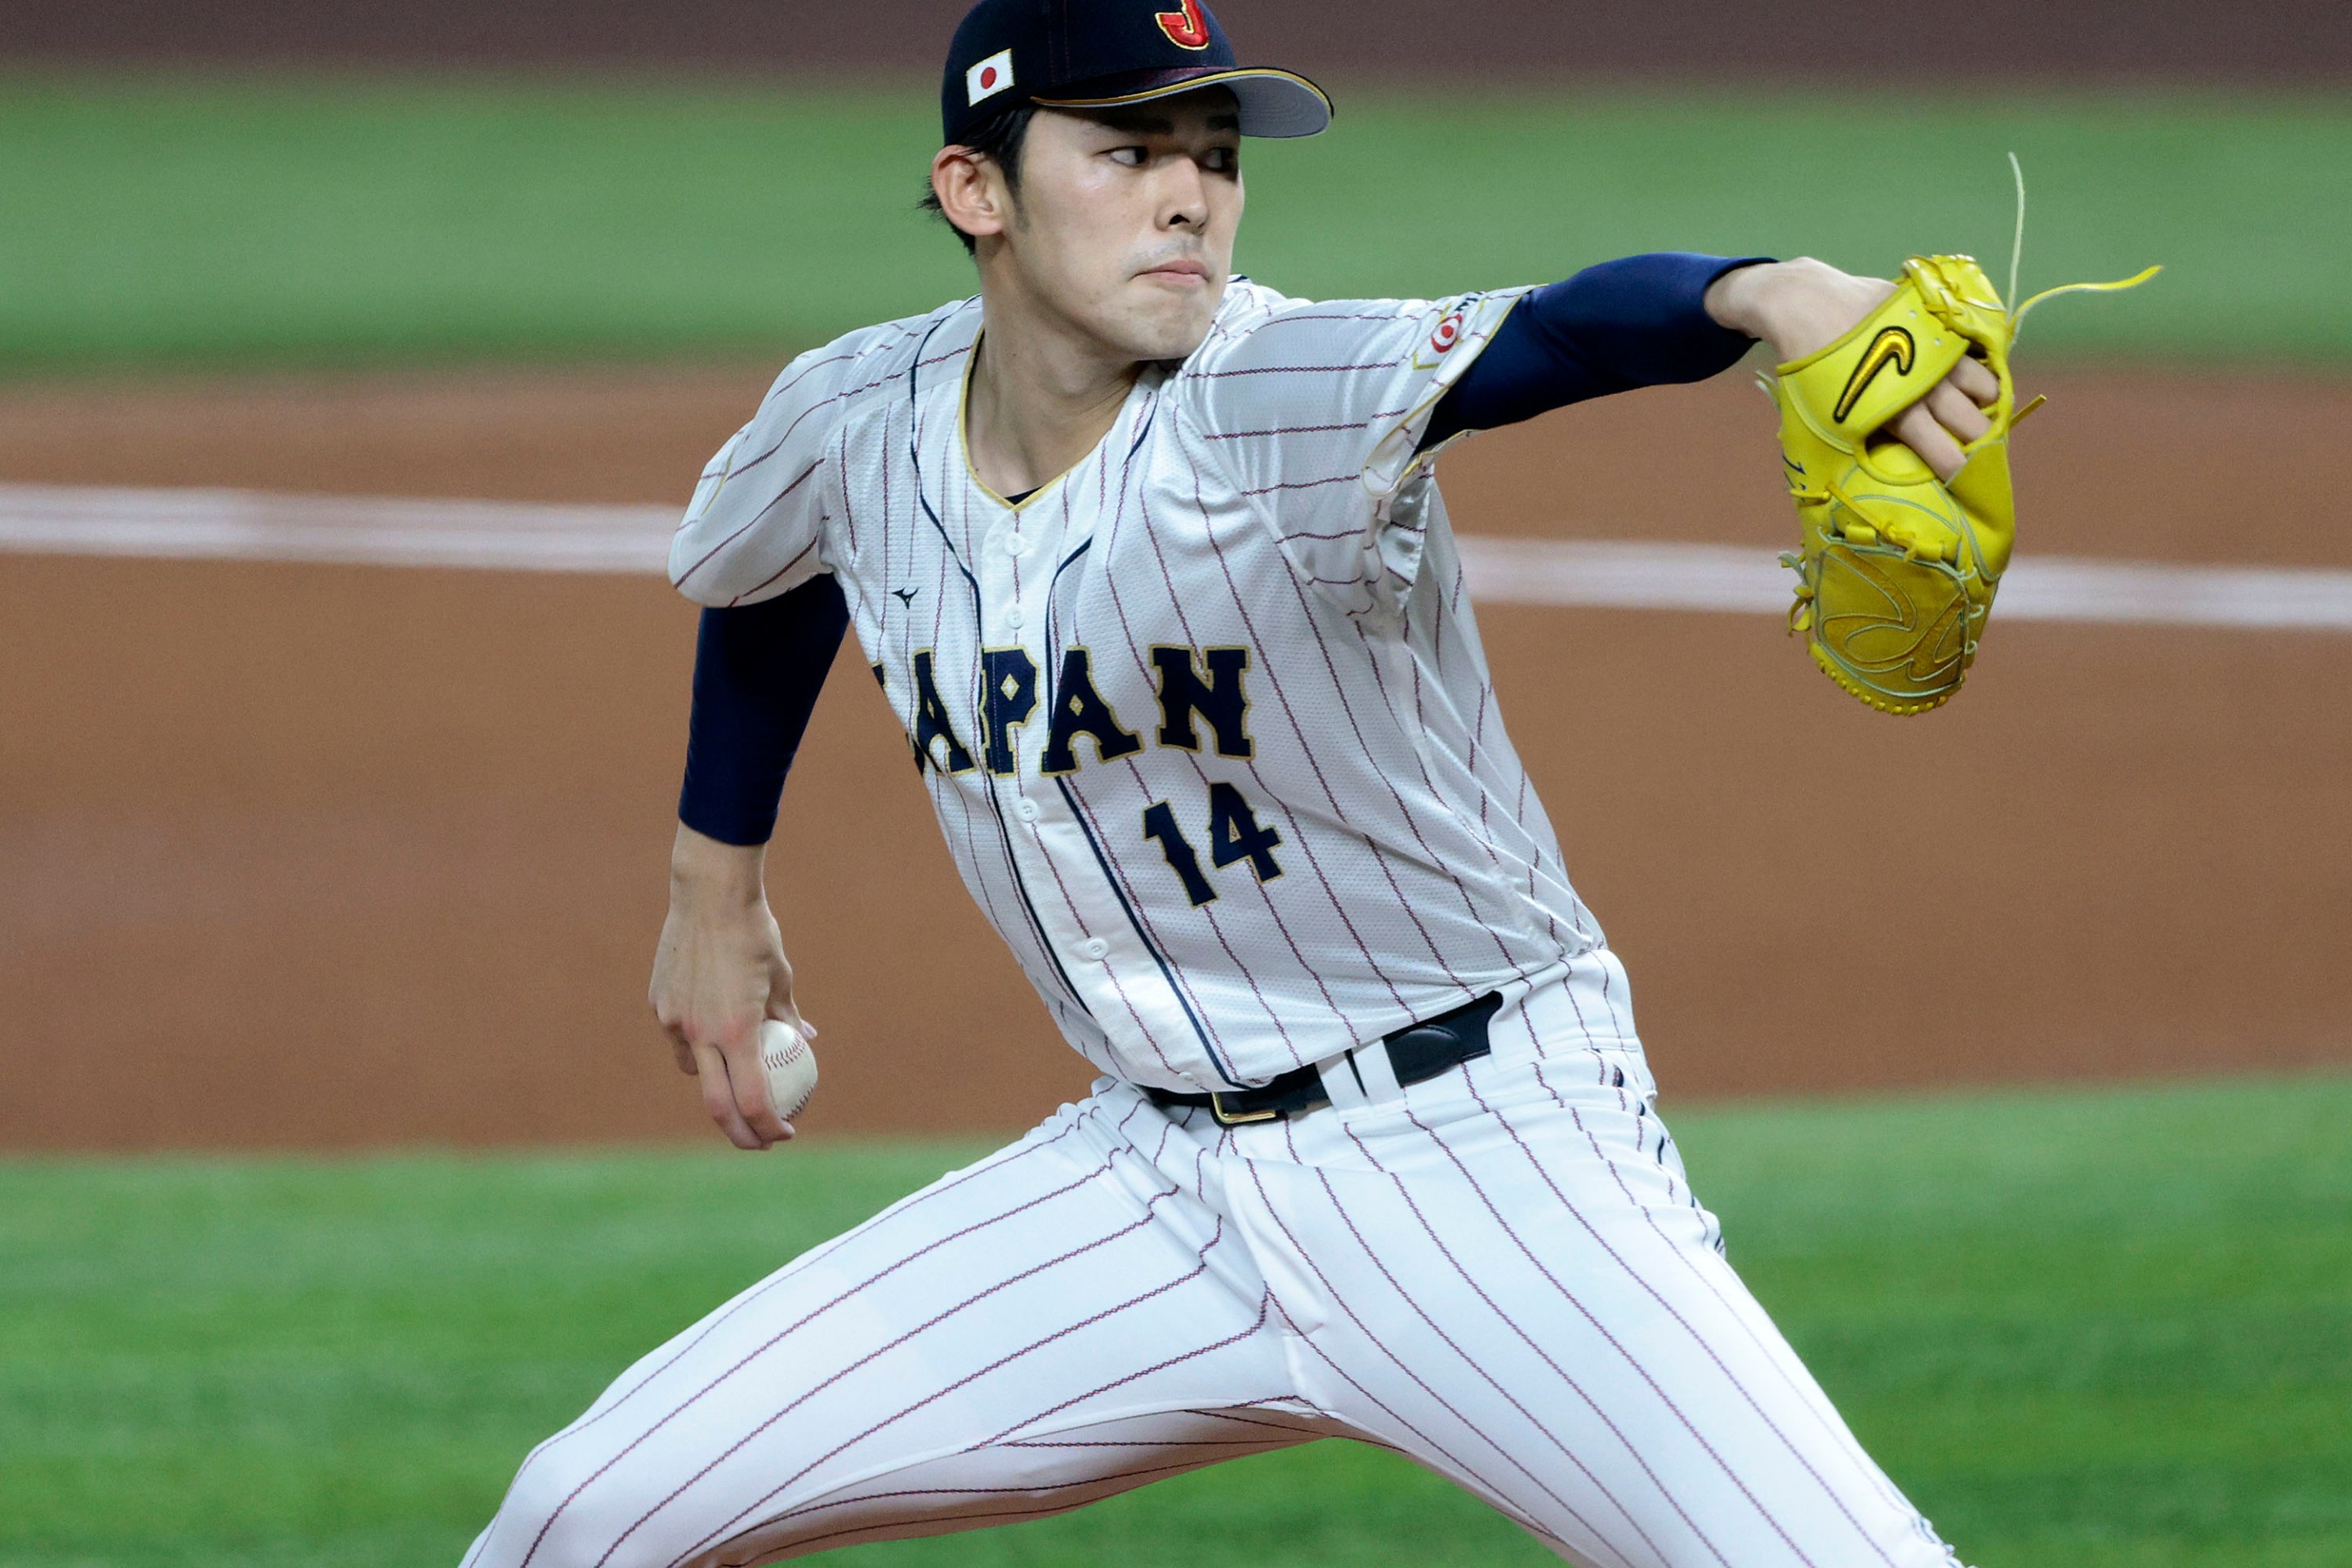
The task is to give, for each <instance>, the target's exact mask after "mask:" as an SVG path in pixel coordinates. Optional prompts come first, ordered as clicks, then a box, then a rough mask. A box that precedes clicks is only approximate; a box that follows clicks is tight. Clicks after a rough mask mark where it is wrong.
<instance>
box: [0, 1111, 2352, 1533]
mask: <svg viewBox="0 0 2352 1568" xmlns="http://www.w3.org/2000/svg"><path fill="white" fill-rule="evenodd" d="M1679 1125H1680V1130H1681V1135H1682V1137H1683V1139H1684V1142H1685V1144H1686V1147H1687V1150H1688V1152H1689V1156H1690V1159H1691V1162H1692V1165H1693V1167H1694V1172H1695V1175H1696V1179H1697V1180H1698V1182H1699V1184H1700V1186H1701V1190H1702V1192H1703V1193H1706V1194H1708V1195H1709V1196H1710V1197H1711V1200H1712V1202H1713V1204H1714V1205H1715V1206H1716V1207H1717V1210H1718V1211H1719V1212H1721V1213H1722V1214H1723V1215H1724V1216H1725V1219H1726V1222H1727V1227H1728V1233H1729V1237H1730V1240H1731V1245H1732V1255H1733V1258H1734V1261H1735V1262H1736V1263H1738V1265H1739V1267H1740V1268H1742V1270H1743V1271H1744V1272H1745V1273H1746V1275H1747V1277H1748V1279H1749V1280H1750V1282H1751V1283H1752V1284H1753V1285H1754V1286H1755V1288H1756V1289H1757V1290H1758V1291H1759V1294H1760V1295H1761V1296H1762V1297H1763V1298H1764V1300H1765V1301H1766V1302H1767V1303H1768V1304H1769V1306H1770V1307H1771V1309H1772V1310H1773V1311H1774V1312H1775V1313H1776V1314H1777V1315H1778V1317H1779V1318H1780V1321H1781V1322H1782V1324H1783V1325H1784V1326H1785V1327H1786V1328H1787V1329H1788V1331H1789V1332H1790V1335H1791V1337H1792V1338H1793V1339H1794V1340H1795V1341H1796V1342H1797V1344H1798V1346H1799V1347H1800V1349H1801V1350H1802V1351H1803V1352H1805V1354H1806V1355H1807V1357H1808V1358H1809V1359H1810V1360H1811V1363H1812V1364H1813V1365H1814V1367H1815V1368H1816V1369H1817V1370H1818V1372H1819V1373H1820V1374H1821V1376H1822V1380H1823V1381H1824V1382H1825V1383H1826V1384H1828V1385H1829V1387H1830V1389H1831V1391H1832V1394H1834V1395H1835V1396H1836V1397H1837V1398H1838V1400H1839V1401H1840V1403H1841V1404H1842V1405H1843V1408H1844V1409H1845V1411H1846V1412H1847V1414H1848V1415H1849V1417H1850V1418H1851V1419H1852V1421H1853V1424H1854V1426H1856V1427H1857V1429H1858V1430H1859V1431H1860V1432H1861V1434H1862V1436H1863V1437H1864V1440H1865V1442H1867V1443H1868V1444H1869V1445H1870V1446H1871V1447H1873V1448H1874V1450H1875V1451H1876V1452H1877V1454H1878V1455H1879V1456H1880V1457H1881V1458H1882V1459H1883V1461H1884V1462H1885V1464H1886V1465H1887V1467H1888V1468H1890V1469H1891V1470H1892V1471H1893V1472H1894V1474H1895V1477H1896V1479H1898V1480H1899V1481H1901V1482H1902V1484H1903V1485H1904V1486H1905V1487H1906V1489H1909V1490H1910V1491H1911V1493H1912V1495H1913V1496H1914V1497H1915V1498H1916V1499H1917V1500H1919V1501H1920V1502H1921V1503H1922V1505H1923V1506H1924V1507H1926V1508H1927V1510H1929V1511H1930V1512H1931V1513H1932V1514H1933V1515H1934V1516H1935V1517H1936V1518H1937V1521H1938V1523H1939V1524H1940V1525H1941V1526H1942V1527H1943V1528H1944V1530H1945V1531H1946V1533H1947V1534H1948V1536H1949V1537H1950V1538H1951V1539H1953V1540H1954V1541H1955V1542H1958V1544H1959V1545H1960V1546H1961V1548H1962V1550H1963V1552H1964V1553H1965V1554H1966V1555H1967V1557H1968V1558H1969V1561H1970V1562H1971V1563H1976V1564H1979V1568H2126V1565H2128V1568H2323V1565H2326V1568H2340V1565H2341V1564H2342V1563H2347V1562H2352V1140H2347V1136H2346V1132H2347V1128H2352V1079H2305V1080H2294V1081H2278V1082H2251V1083H2241V1084H2228V1085H2210V1086H2196V1087H2181V1088H2167V1089H2142V1090H2132V1091H2096V1092H2091V1091H2059V1092H2049V1093H2040V1094H2028V1093H2006V1094H1998V1095H1982V1096H1968V1097H1958V1098H1934V1099H1922V1100H1894V1101H1876V1102H1859V1103H1853V1104H1842V1105H1827V1106H1802V1107H1799V1106H1782V1107H1764V1108H1748V1109H1739V1110H1707V1111H1706V1112H1704V1113H1696V1112H1695V1113H1693V1114H1691V1115H1689V1116H1687V1117H1684V1118H1681V1119H1679ZM972 1152H975V1151H974V1150H972V1149H955V1148H944V1147H939V1146H916V1145H901V1146H865V1147H856V1146H835V1147H826V1146H824V1145H822V1144H819V1145H816V1146H813V1147H809V1148H805V1149H802V1150H798V1151H793V1152H790V1153H788V1154H787V1155H785V1156H783V1157H781V1158H777V1159H772V1160H741V1159H730V1158H727V1157H724V1156H723V1155H707V1156H706V1155H701V1154H692V1153H634V1154H614V1155H608V1156H603V1157H590V1156H581V1157H556V1156H530V1157H506V1158H499V1159H485V1160H461V1159H456V1158H449V1157H441V1156H420V1157H404V1158H396V1159H391V1158H387V1159H374V1160H366V1161H354V1162H349V1163H303V1162H295V1161H168V1162H135V1163H108V1162H96V1161H92V1162H64V1163H46V1162H45V1163H15V1164H7V1165H0V1564H5V1565H6V1568H29V1565H31V1564H35V1563H39V1564H43V1565H45V1568H71V1565H82V1564H87V1565H92V1568H95V1565H99V1564H105V1565H108V1568H130V1565H142V1568H143V1565H150V1564H152V1565H153V1568H165V1565H170V1568H215V1565H223V1568H225V1565H227V1564H239V1565H266V1568H277V1565H281V1564H282V1565H285V1568H294V1565H296V1564H301V1565H304V1568H325V1565H333V1568H341V1565H353V1568H356V1565H361V1564H365V1565H370V1568H374V1565H386V1568H389V1565H392V1564H403V1565H407V1564H415V1565H425V1564H443V1565H446V1564H454V1563H456V1561H457V1557H458V1555H459V1553H460V1552H462V1550H463V1548H464V1545H465V1544H466V1542H467V1540H468V1539H469V1538H470V1536H471V1534H472V1532H473V1531H475V1530H476V1529H477V1528H478V1527H479V1525H480V1524H481V1523H482V1522H483V1521H485V1520H486V1518H487V1516H488V1513H489V1512H490V1510H492V1509H493V1508H494V1507H495V1505H496V1502H497V1500H498V1497H499V1493H500V1491H501V1489H502V1488H503V1486H504V1483H505V1481H506V1479H507V1477H508V1475H509V1472H510V1471H511V1469H512V1468H513V1467H514V1465H515V1463H516V1462H517V1461H518V1460H519V1458H520V1456H521V1454H522V1452H523V1450H524V1449H525V1448H526V1447H528V1446H529V1445H530V1443H531V1442H533V1441H535V1440H536V1439H537V1438H538V1437H540V1436H544V1435H545V1434H546V1433H547V1432H548V1431H550V1430H551V1429H553V1428H554V1427H555V1426H559V1425H561V1424H562V1422H564V1421H565V1420H566V1419H568V1418H569V1417H570V1416H571V1415H572V1414H573V1413H575V1412H576V1411H577V1410H578V1408H579V1407H581V1406H582V1405H584V1404H585V1403H586V1402H587V1401H588V1400H589V1399H590V1398H591V1397H592V1396H593V1394H595V1393H596V1391H597V1390H598V1389H599V1388H601V1387H602V1386H603V1385H604V1383H605V1382H606V1381H607V1380H608V1379H609V1378H610V1377H612V1376H613V1375H614V1373H617V1372H618V1371H619V1370H620V1369H621V1367H622V1366H623V1365H624V1364H625V1363H627V1362H628V1361H630V1360H632V1359H634V1357H635V1355H636V1354H638V1353H640V1352H643V1351H645V1350H647V1349H649V1348H651V1347H652V1346H653V1345H654V1344H655V1343H656V1342H658V1341H659V1340H661V1339H662V1338H664V1337H666V1336H667V1335H668V1334H669V1333H671V1332H673V1331H676V1330H677V1329H678V1328H680V1327H682V1326H684V1325H685V1324H687V1323H688V1322H689V1321H692V1320H693V1319H694V1318H696V1317H697V1316H698V1315H699V1314H700V1313H701V1312H702V1311H703V1310H705V1309H707V1308H708V1307H709V1306H711V1305H714V1304H715V1303H717V1302H718V1301H719V1300H720V1299H722V1298H723V1297H725V1296H726V1295H728V1294H730V1292H732V1291H733V1290H735V1289H739V1288H740V1287H741V1286H743V1285H744V1284H746V1283H748V1282H750V1281H751V1280H752V1279H756V1278H758V1277H759V1276H761V1274H763V1273H764V1272H766V1271H767V1270H768V1269H769V1268H772V1266H773V1265H774V1264H775V1263H777V1262H778V1261H780V1260H782V1259H783V1258H786V1257H788V1256H790V1255H791V1254H793V1252H795V1251H796V1250H798V1249H799V1248H802V1247H805V1246H807V1245H809V1244H810V1243H812V1242H814V1241H815V1240H817V1239H819V1238H821V1237H825V1236H827V1235H829V1234H832V1233H834V1232H835V1231H837V1230H839V1229H841V1228H843V1227H845V1226H848V1225H850V1224H852V1223H854V1222H855V1221H856V1220H857V1219H859V1218H860V1217H861V1216H863V1215H866V1214H867V1213H869V1212H871V1211H873V1210H875V1209H877V1208H878V1207H879V1206H881V1205H883V1204H884V1203H886V1202H887V1201H888V1200H890V1199H891V1198H893V1197H895V1196H896V1195H898V1194H901V1193H903V1192H905V1191H907V1190H908V1189H910V1188H912V1187H913V1186H915V1185H917V1184H919V1183H921V1182H923V1181H925V1180H927V1179H928V1178H929V1177H930V1176H932V1175H933V1174H936V1173H939V1172H940V1170H942V1169H944V1168H946V1167H948V1166H949V1165H950V1164H951V1163H956V1162H958V1161H961V1160H962V1159H964V1158H966V1157H968V1156H969V1155H970V1154H971V1153H972ZM843 1560H844V1561H845V1562H847V1563H851V1564H852V1565H853V1568H855V1565H858V1564H862V1565H864V1568H885V1565H886V1564H887V1565H890V1568H898V1565H900V1564H904V1565H908V1568H912V1565H916V1564H920V1563H956V1564H960V1565H962V1564H982V1565H985V1564H1037V1565H1046V1564H1053V1565H1059V1564H1073V1565H1075V1564H1079V1563H1088V1564H1093V1563H1106V1562H1116V1563H1122V1564H1138V1565H1143V1568H1160V1565H1163V1564H1164V1565H1166V1568H1177V1565H1179V1564H1199V1565H1204V1568H1217V1565H1223V1564H1243V1563H1246V1564H1249V1565H1250V1568H1286V1565H1293V1564H1298V1565H1306V1564H1316V1565H1321V1564H1330V1565H1333V1568H1339V1565H1340V1564H1347V1565H1349V1568H1382V1565H1388V1564H1395V1565H1397V1568H1404V1565H1408V1564H1410V1565H1412V1568H1434V1565H1444V1564H1461V1565H1467V1564H1472V1563H1476V1564H1482V1565H1495V1564H1509V1563H1525V1564H1529V1565H1530V1568H1532V1565H1533V1564H1535V1563H1539V1562H1548V1561H1549V1558H1548V1557H1545V1556H1544V1555H1542V1554H1541V1553H1540V1552H1538V1550H1537V1549H1536V1548H1535V1547H1533V1546H1532V1545H1531V1544H1530V1543H1529V1542H1527V1541H1526V1540H1524V1539H1523V1538H1521V1537H1519V1536H1517V1534H1516V1533H1515V1532H1514V1531H1511V1530H1510V1529H1509V1528H1507V1527H1506V1526H1505V1525H1504V1524H1502V1523H1501V1521H1499V1520H1498V1519H1497V1518H1496V1517H1495V1516H1492V1515H1490V1514H1487V1513H1486V1512H1485V1511H1484V1510H1482V1509H1481V1508H1480V1507H1479V1506H1478V1505H1476V1504H1475V1503H1473V1502H1471V1501H1470V1500H1468V1499H1466V1498H1465V1497H1464V1496H1462V1495H1460V1494H1457V1493H1454V1492H1453V1491H1452V1490H1450V1489H1447V1488H1446V1487H1445V1486H1444V1485H1443V1484H1442V1483H1439V1482H1437V1481H1435V1480H1433V1479H1429V1478H1427V1477H1425V1476H1423V1475H1422V1474H1420V1473H1419V1472H1417V1471H1413V1470H1412V1469H1409V1468H1405V1467H1403V1466H1402V1465H1401V1464H1399V1463H1396V1462H1393V1461H1391V1460H1390V1459H1388V1458H1384V1457H1382V1456H1379V1455H1376V1454H1374V1453H1372V1452H1370V1451H1369V1450H1364V1449H1360V1448H1357V1447H1353V1446H1350V1445H1342V1444H1322V1445H1318V1446H1316V1447H1311V1448H1307V1449H1303V1450H1298V1451H1295V1452H1293V1453H1290V1454H1287V1455H1284V1456H1280V1457H1277V1458H1268V1459H1260V1460H1256V1461H1253V1462H1250V1463H1248V1464H1244V1465H1240V1466H1234V1467H1231V1468H1227V1469H1224V1470H1221V1471H1216V1472H1212V1473H1209V1474H1206V1475H1202V1476H1195V1477H1191V1478H1187V1479H1183V1480H1180V1481H1176V1482H1171V1483H1168V1484H1165V1485H1163V1486H1160V1487H1159V1488H1155V1489H1150V1490H1148V1491H1145V1492H1142V1493H1139V1494H1135V1495H1133V1496H1130V1497H1129V1498H1126V1499H1123V1500H1118V1501H1116V1502H1113V1503H1110V1504H1107V1505H1104V1506H1103V1507H1100V1508H1098V1509H1096V1510H1090V1511H1087V1512H1085V1513H1081V1514H1078V1515H1075V1516H1071V1517H1069V1518H1066V1519H1063V1520H1059V1521H1050V1522H1046V1523H1043V1524H1036V1525H1029V1526H1024V1527H1021V1528H1018V1529H1015V1530H1012V1531H1000V1532H996V1533H994V1534H991V1535H985V1536H971V1537H962V1538H959V1539H956V1540H952V1541H947V1542H919V1543H912V1544H908V1545H900V1546H890V1547H876V1548H866V1549H863V1550H862V1551H860V1552H852V1553H847V1554H845V1557H844V1559H843Z"/></svg>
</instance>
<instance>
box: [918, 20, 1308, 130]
mask: <svg viewBox="0 0 2352 1568" xmlns="http://www.w3.org/2000/svg"><path fill="white" fill-rule="evenodd" d="M1015 58H1018V59H1019V60H1020V62H1021V69H1020V71H1019V73H1018V79H1017V80H1016V79H1015V72H1014V71H1013V61H1014V59H1015ZM1212 87H1214V88H1223V89H1226V90H1227V91H1229V92H1231V93H1232V94H1233V95H1234V103H1235V106H1236V107H1237V108H1239V109H1240V110H1241V122H1242V123H1241V132H1242V134H1243V135H1244V136H1313V135H1316V134H1318V132H1321V131H1322V130H1323V129H1324V127H1326V126H1328V125H1329V124H1330V123H1331V100H1329V99H1328V98H1326V97H1325V96H1324V95H1323V89H1321V88H1319V87H1317V86H1316V85H1315V84H1314V83H1313V82H1311V81H1308V80H1307V79H1306V78H1305V77H1303V76H1300V75H1298V74H1297V73H1296V72H1294V71H1286V70H1280V69H1277V68H1275V67H1273V66H1245V65H1243V64H1242V63H1241V58H1240V57H1239V56H1237V55H1235V54H1234V45H1233V40H1232V39H1231V38H1229V37H1226V36H1225V30H1224V28H1223V27H1222V26H1218V24H1217V17H1216V13H1214V12H1213V11H1212V10H1210V9H1209V5H1208V0H977V4H975V5H973V6H972V8H971V11H970V12H969V13H968V14H966V16H964V19H963V23H962V25H961V26H959V27H957V28H956V35H955V41H954V42H953V43H952V44H950V45H949V46H948V59H947V68H946V69H945V70H944V71H942V72H940V133H941V136H942V138H943V140H942V142H941V143H940V144H941V145H942V146H947V147H953V146H956V145H958V144H959V143H961V142H962V141H963V139H964V138H965V137H966V136H967V135H969V134H971V132H974V131H976V130H978V129H979V128H980V127H981V126H982V125H983V124H985V123H986V122H987V121H990V120H992V119H994V118H995V117H997V116H998V115H1001V114H1003V113H1004V112H1005V111H1006V110H1011V109H1014V108H1018V107H1020V106H1022V105H1024V104H1035V105H1037V106H1038V107H1040V108H1044V109H1059V110H1075V111H1076V112H1077V113H1080V114H1088V113H1099V112H1100V111H1101V110H1105V109H1109V108H1114V107H1117V106H1119V105H1123V104H1130V103H1149V102H1150V101H1152V100H1155V99H1161V98H1176V97H1180V96H1181V95H1182V94H1185V93H1188V92H1198V91H1200V90H1201V89H1203V88H1212Z"/></svg>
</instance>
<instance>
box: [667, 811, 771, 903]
mask: <svg viewBox="0 0 2352 1568" xmlns="http://www.w3.org/2000/svg"><path fill="white" fill-rule="evenodd" d="M767 858H768V847H767V846H766V845H764V844H751V845H738V844H722V843H720V842H719V840H718V839H716V838H713V837H709V835H708V834H704V833H698V832H696V831H695V830H694V829H693V828H691V827H688V826H687V825H686V824H685V823H683V822H681V823H679V824H678V825H677V838H676V839H675V840H674V841H673V842H672V843H671V845H670V851H669V897H670V902H671V904H672V905H674V906H678V907H688V906H692V907H698V908H710V909H724V908H728V907H730V906H757V907H760V908H762V909H764V908H765V906H766V904H767V898H768V889H767V873H766V863H767Z"/></svg>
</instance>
